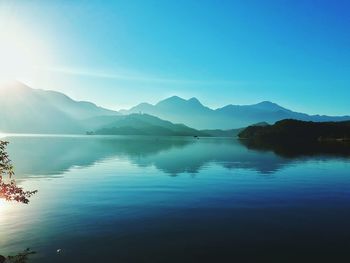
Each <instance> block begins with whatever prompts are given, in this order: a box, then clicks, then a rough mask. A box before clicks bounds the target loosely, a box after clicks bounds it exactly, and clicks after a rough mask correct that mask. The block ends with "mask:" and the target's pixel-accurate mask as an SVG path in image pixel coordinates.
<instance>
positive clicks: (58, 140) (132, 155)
mask: <svg viewBox="0 0 350 263" xmlns="http://www.w3.org/2000/svg"><path fill="white" fill-rule="evenodd" d="M7 140H9V141H10V142H11V143H10V145H9V152H10V154H11V156H12V159H13V162H14V163H15V164H16V167H15V169H16V173H17V174H18V176H22V177H23V176H28V175H36V176H38V175H57V174H62V173H64V172H65V171H67V170H69V169H70V168H72V167H75V166H82V167H86V166H89V165H92V164H94V163H96V162H101V161H103V160H105V159H108V158H115V157H118V158H127V159H128V160H129V161H130V162H132V163H133V164H134V165H137V166H141V167H146V166H147V167H148V166H154V167H156V168H157V169H158V170H161V171H163V172H164V173H167V174H169V175H178V174H180V173H184V172H187V173H192V174H196V173H198V172H199V171H200V170H201V169H202V168H203V167H205V166H206V165H209V163H215V164H218V165H221V166H223V167H226V168H227V169H234V168H244V169H252V170H256V171H258V172H260V173H263V174H267V173H273V172H274V171H276V170H278V169H281V168H282V167H283V166H285V165H286V164H288V163H289V160H287V159H285V158H282V157H279V156H276V155H275V154H273V153H267V154H266V153H264V154H261V153H260V152H257V151H252V150H249V149H247V148H245V147H243V146H242V145H241V144H240V143H239V142H237V141H236V140H232V139H219V138H205V139H199V140H197V139H194V138H179V137H138V136H131V137H128V136H125V137H98V136H94V137H92V136H90V137H89V136H85V137H84V136H82V137H71V138H70V137H8V138H7Z"/></svg>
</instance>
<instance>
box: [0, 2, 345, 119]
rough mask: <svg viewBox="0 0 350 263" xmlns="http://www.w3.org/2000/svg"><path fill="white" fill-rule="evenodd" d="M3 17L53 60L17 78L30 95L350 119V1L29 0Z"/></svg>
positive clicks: (5, 6)
mask: <svg viewBox="0 0 350 263" xmlns="http://www.w3.org/2000/svg"><path fill="white" fill-rule="evenodd" d="M0 10H1V11H0V26H1V24H2V25H5V26H6V27H7V28H11V27H12V26H13V25H14V24H15V25H16V26H15V27H14V26H13V28H16V30H18V32H25V34H27V35H30V36H31V37H33V39H35V40H36V42H38V41H39V42H40V48H39V47H38V46H36V45H34V46H33V48H32V50H33V54H34V53H35V54H36V57H40V56H41V57H45V58H47V60H46V61H45V63H41V64H40V67H37V68H36V74H35V77H33V76H31V74H24V76H19V77H18V78H19V79H20V80H22V81H24V82H26V83H28V84H29V85H31V86H33V87H34V88H44V89H54V90H59V91H63V92H65V93H66V94H68V95H70V96H72V97H73V98H75V99H83V100H91V101H94V102H95V103H97V104H99V105H103V106H107V107H110V108H114V109H119V108H127V107H129V106H132V105H135V104H137V103H139V102H143V101H147V102H151V103H154V102H157V101H158V100H160V99H163V98H165V97H167V96H170V95H179V96H183V97H185V98H189V97H193V96H195V97H197V98H199V99H200V100H201V101H202V102H203V103H204V104H206V105H209V106H211V107H219V106H222V105H225V104H230V103H232V104H252V103H256V102H259V101H263V100H270V101H273V102H276V103H279V104H281V105H283V106H286V107H289V108H292V109H294V110H298V111H303V112H307V113H320V114H331V115H337V114H350V103H349V102H348V100H349V98H350V48H349V47H350V16H349V12H350V2H349V1H340V0H337V1H322V0H318V1H311V0H309V1H305V0H303V1H301V0H290V1H285V0H276V1H258V0H257V1H250V0H248V1H233V0H232V1H190V0H186V1H184V0H177V1H170V0H169V1H160V0H159V1H151V0H142V1H136V0H133V1H130V0H129V1H117V0H115V1H69V0H67V1H54V0H52V1H45V2H44V1H31V0H28V1H0ZM0 34H1V33H0ZM18 35H19V36H18V41H22V42H25V41H26V39H25V38H24V39H21V34H18ZM34 42H35V41H34ZM43 46H44V48H42V47H43ZM35 49H37V50H35ZM43 49H45V52H44V51H43V52H40V51H41V50H43Z"/></svg>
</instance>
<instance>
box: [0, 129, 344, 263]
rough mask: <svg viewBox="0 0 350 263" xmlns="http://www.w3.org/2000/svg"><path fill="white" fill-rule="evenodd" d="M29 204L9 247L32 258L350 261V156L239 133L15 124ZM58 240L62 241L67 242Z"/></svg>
mask: <svg viewBox="0 0 350 263" xmlns="http://www.w3.org/2000/svg"><path fill="white" fill-rule="evenodd" d="M5 140H8V141H9V142H10V144H9V146H8V151H9V153H10V156H11V159H12V161H13V164H14V166H15V171H16V176H15V178H16V181H17V183H18V184H20V185H21V186H22V187H23V188H25V189H26V190H36V189H37V190H38V193H37V194H36V195H34V196H33V197H32V198H31V199H30V203H29V204H28V205H25V204H20V203H13V202H11V203H10V202H5V201H3V200H0V254H3V255H9V254H16V253H18V252H21V251H23V250H24V249H26V248H31V249H32V250H33V251H36V252H37V254H35V255H33V256H32V257H31V261H30V262H38V263H42V262H46V263H47V262H53V263H55V262H68V263H69V262H152V263H153V262H349V260H350V158H349V157H347V156H337V155H325V154H317V153H316V154H312V155H304V156H303V155H300V156H293V157H286V156H283V155H278V154H276V153H274V152H273V151H263V150H254V149H250V148H247V147H245V146H244V145H242V144H241V143H240V142H239V141H237V140H235V139H227V138H226V139H225V138H199V139H196V138H190V137H188V138H186V137H182V138H181V137H142V136H131V137H128V136H114V137H108V136H35V135H32V136H7V137H6V138H5ZM57 249H61V252H60V253H57V252H56V251H57Z"/></svg>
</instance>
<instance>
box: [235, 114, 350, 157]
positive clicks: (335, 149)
mask: <svg viewBox="0 0 350 263" xmlns="http://www.w3.org/2000/svg"><path fill="white" fill-rule="evenodd" d="M238 136H239V138H240V139H241V142H242V143H243V144H244V145H245V146H247V147H248V148H251V149H254V150H271V151H274V152H275V153H277V154H279V155H282V156H286V157H294V156H299V155H337V156H350V122H348V121H347V122H305V121H297V120H282V121H278V122H276V123H275V124H274V125H267V126H249V127H248V128H246V129H245V130H243V131H242V132H241V133H240V134H239V135H238Z"/></svg>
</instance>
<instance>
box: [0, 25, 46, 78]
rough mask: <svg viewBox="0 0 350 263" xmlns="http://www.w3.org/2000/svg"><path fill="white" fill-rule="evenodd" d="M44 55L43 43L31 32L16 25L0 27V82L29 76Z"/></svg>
mask: <svg viewBox="0 0 350 263" xmlns="http://www.w3.org/2000/svg"><path fill="white" fill-rule="evenodd" d="M46 57H47V54H46V52H44V48H43V45H42V44H41V43H40V41H38V40H37V39H36V38H35V37H34V36H33V35H32V34H29V33H27V32H25V31H24V30H22V29H21V28H19V27H18V26H7V27H4V26H2V27H0V83H1V82H6V81H9V80H21V79H22V78H28V77H29V78H30V77H31V76H32V75H34V74H35V73H34V72H35V71H36V70H37V68H38V67H41V66H43V65H44V64H45V61H44V60H45V59H46ZM33 77H34V76H33Z"/></svg>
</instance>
